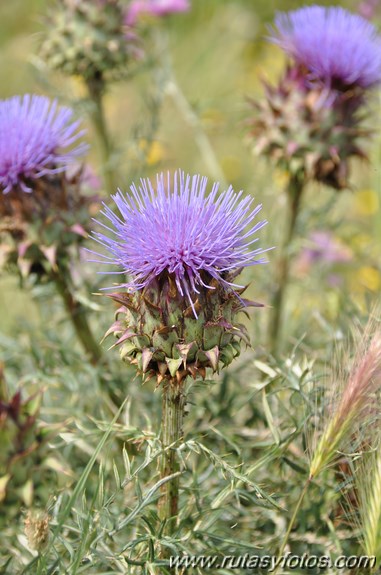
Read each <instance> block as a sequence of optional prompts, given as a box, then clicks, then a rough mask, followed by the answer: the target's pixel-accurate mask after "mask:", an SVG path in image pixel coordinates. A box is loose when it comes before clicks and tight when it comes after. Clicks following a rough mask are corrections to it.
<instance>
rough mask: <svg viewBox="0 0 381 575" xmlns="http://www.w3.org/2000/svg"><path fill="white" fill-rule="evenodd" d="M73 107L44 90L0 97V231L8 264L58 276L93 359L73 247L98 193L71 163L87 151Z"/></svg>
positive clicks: (24, 271)
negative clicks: (74, 276) (86, 189)
mask: <svg viewBox="0 0 381 575" xmlns="http://www.w3.org/2000/svg"><path fill="white" fill-rule="evenodd" d="M79 127H80V122H79V121H78V120H74V118H73V111H72V110H71V109H70V108H67V107H59V106H58V104H57V102H56V101H51V100H49V98H46V97H44V96H36V95H28V94H27V95H24V96H15V97H13V98H10V99H8V100H2V101H0V133H1V137H0V193H1V198H2V199H1V203H0V216H1V223H0V235H1V251H2V255H3V260H4V264H5V265H9V264H10V265H12V264H14V265H16V266H17V267H18V270H19V272H20V273H21V275H22V276H26V275H29V274H30V273H33V274H35V275H36V276H38V277H39V278H40V279H41V280H43V281H46V280H48V281H53V282H54V283H55V284H56V286H57V289H58V292H59V293H60V295H61V296H62V298H63V302H64V305H65V308H66V310H67V312H68V314H69V316H70V319H71V321H72V323H73V326H74V328H75V331H76V333H77V336H78V337H79V339H80V341H81V342H82V344H83V346H84V349H85V350H86V351H87V352H88V353H89V355H90V356H91V358H92V360H93V361H97V360H98V359H99V357H100V348H99V346H98V344H97V342H96V341H95V339H94V337H93V335H92V332H91V330H90V327H89V324H88V322H87V319H86V310H85V309H84V307H83V306H82V305H81V304H80V303H79V302H78V301H77V300H76V299H75V296H74V294H73V286H72V280H71V274H70V260H71V255H70V250H71V249H72V247H74V246H75V247H77V248H78V247H79V246H80V244H81V243H82V242H83V239H84V237H86V231H85V229H86V226H87V222H88V218H89V210H91V207H92V206H93V205H94V203H95V198H94V197H89V196H85V195H84V194H83V193H82V190H81V169H79V168H78V167H77V168H76V169H75V171H74V172H73V174H72V175H71V176H70V175H69V174H68V170H69V168H72V167H73V165H75V164H77V163H78V160H79V159H80V158H81V157H82V156H83V155H84V153H85V152H86V151H87V145H86V144H84V143H83V142H82V141H81V139H82V136H83V134H84V131H83V130H80V129H79Z"/></svg>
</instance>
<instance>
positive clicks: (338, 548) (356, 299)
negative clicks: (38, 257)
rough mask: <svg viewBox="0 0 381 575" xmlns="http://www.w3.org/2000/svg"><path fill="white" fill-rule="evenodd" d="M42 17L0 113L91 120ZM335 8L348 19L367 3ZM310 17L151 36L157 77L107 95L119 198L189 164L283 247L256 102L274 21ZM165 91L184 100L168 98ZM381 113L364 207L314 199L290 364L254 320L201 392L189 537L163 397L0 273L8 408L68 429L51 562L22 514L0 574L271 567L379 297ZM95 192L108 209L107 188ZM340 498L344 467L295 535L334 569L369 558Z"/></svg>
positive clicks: (196, 389)
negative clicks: (172, 520)
mask: <svg viewBox="0 0 381 575" xmlns="http://www.w3.org/2000/svg"><path fill="white" fill-rule="evenodd" d="M322 3H323V2H322ZM324 3H325V4H328V2H324ZM49 4H50V2H48V1H45V0H28V1H26V0H13V1H12V2H7V3H5V4H4V6H2V7H1V9H2V18H1V24H0V85H1V97H2V98H6V97H9V96H11V95H14V94H21V93H26V92H38V93H43V94H47V95H50V96H57V97H58V98H59V99H60V101H61V102H63V103H68V102H70V103H72V102H75V107H76V109H77V112H78V113H84V112H85V108H84V104H83V101H82V100H81V98H83V96H84V93H83V88H82V85H81V83H80V81H79V80H78V79H73V80H70V81H68V79H67V78H64V77H62V76H61V75H60V74H58V73H57V74H53V73H51V72H48V71H47V69H46V68H45V67H44V64H43V63H42V62H41V61H40V60H39V59H38V57H37V56H36V54H37V46H38V44H39V42H40V38H41V35H42V34H43V30H44V18H45V15H46V10H47V6H48V5H49ZM340 5H343V6H345V7H348V8H350V9H353V10H356V3H355V2H341V3H340ZM299 6H301V2H300V1H297V0H294V1H291V0H287V1H285V0H282V1H281V0H277V1H276V0H272V1H270V0H267V1H265V0H230V1H229V0H192V9H191V11H190V13H188V14H181V15H176V16H172V17H171V18H169V19H168V20H166V21H162V22H158V23H153V24H152V30H151V32H150V34H149V35H148V38H147V46H149V48H148V49H149V50H151V51H152V52H151V53H152V54H153V55H154V57H153V64H152V65H147V66H144V67H143V68H142V69H141V70H138V72H137V73H136V74H135V75H134V76H133V77H131V78H130V79H127V80H123V81H120V82H116V83H113V84H112V85H110V86H109V90H108V92H107V95H106V99H105V108H106V114H107V121H108V124H109V128H110V132H111V134H112V135H113V138H114V141H115V143H116V147H117V157H116V160H115V162H116V165H117V173H118V182H119V186H120V188H121V189H122V190H127V189H128V186H129V184H130V183H131V182H132V181H133V180H136V179H138V178H139V177H140V176H149V175H154V174H155V173H156V172H158V171H161V170H167V169H170V170H173V169H175V168H177V167H180V168H182V169H184V170H185V171H189V172H190V173H193V172H194V173H196V172H200V173H202V174H206V175H209V176H210V177H211V178H212V179H218V178H221V179H222V180H224V181H225V182H228V183H231V184H233V186H234V188H235V189H236V190H239V189H244V190H245V192H246V193H248V194H251V195H254V196H255V198H256V200H257V201H258V202H261V203H263V214H264V216H265V217H266V218H267V219H268V220H269V224H268V226H267V227H266V228H265V229H264V230H263V232H262V233H261V245H263V246H268V245H274V246H276V245H278V244H279V241H280V237H281V234H282V230H283V226H284V223H285V222H284V214H285V205H286V198H285V196H284V194H283V188H284V185H285V181H286V177H287V176H286V174H284V173H282V172H280V171H274V170H273V169H272V167H271V166H270V165H269V164H268V163H267V162H266V161H265V160H263V159H258V158H257V157H255V156H254V155H253V154H252V151H251V147H252V142H251V140H250V137H249V132H250V128H249V125H248V120H250V116H251V114H252V113H253V112H252V109H251V107H250V105H249V102H248V98H252V97H255V98H258V97H260V96H261V93H262V87H261V78H262V77H265V78H267V79H269V80H275V79H276V78H277V76H278V74H279V73H280V70H281V68H282V66H283V64H284V60H283V55H282V53H281V51H280V50H278V49H277V48H276V47H274V46H272V45H270V44H269V43H266V42H265V41H264V36H265V35H266V25H267V24H268V23H270V22H271V21H272V19H273V16H274V13H275V11H276V10H279V9H281V10H284V9H288V8H291V7H299ZM169 74H170V75H171V77H172V79H175V80H176V84H175V86H176V89H175V90H174V91H173V92H169V93H168V92H164V86H165V85H166V79H167V78H168V75H169ZM378 98H379V96H378V95H377V94H375V95H374V97H373V101H372V102H371V104H370V105H371V106H372V107H373V108H374V110H373V116H372V127H374V131H375V134H374V137H373V140H372V143H371V145H370V146H369V155H370V162H369V163H366V162H363V163H361V162H357V163H354V164H353V166H352V168H353V173H352V181H353V190H348V191H342V192H340V193H337V192H334V191H332V190H330V189H328V188H324V187H322V186H317V185H311V186H310V187H309V189H308V193H307V194H306V196H305V198H304V206H303V213H302V217H301V218H300V220H299V224H298V225H299V234H298V235H299V238H300V239H298V240H297V241H295V242H294V244H293V246H292V255H293V262H294V263H293V268H292V280H291V285H290V288H289V290H288V299H287V309H286V320H285V322H284V333H283V354H282V356H281V358H278V359H275V358H272V357H271V356H269V354H268V351H267V342H266V323H267V319H268V318H267V313H268V310H267V309H266V308H264V309H258V310H257V309H255V310H254V311H253V312H252V313H251V319H250V321H248V322H247V325H248V328H249V331H250V335H251V340H252V344H253V349H248V350H247V351H246V352H245V353H243V354H242V355H241V356H240V358H239V359H238V361H237V362H236V363H235V364H233V365H232V367H230V368H229V369H227V370H226V371H225V372H223V373H221V375H220V376H219V377H218V378H216V380H215V381H214V382H213V383H212V382H207V383H205V384H204V383H197V384H195V385H193V387H192V389H191V390H190V393H191V396H190V397H191V401H189V405H188V411H189V414H188V415H187V418H186V430H185V431H186V438H185V441H186V443H185V446H184V447H183V457H184V462H183V463H184V469H185V471H184V473H183V477H182V482H183V491H182V494H181V513H180V526H179V530H178V532H177V533H176V534H175V535H174V537H173V539H166V538H165V536H162V533H161V531H160V522H159V520H158V517H157V515H156V507H155V501H156V499H157V496H158V491H157V481H158V479H159V475H158V469H157V458H158V454H159V452H160V446H159V440H158V430H159V425H160V403H161V402H160V391H159V390H155V389H154V384H151V383H148V384H146V385H144V386H142V385H141V382H140V380H139V379H138V378H136V377H134V373H133V372H132V370H131V369H130V368H128V367H127V366H125V365H121V362H120V360H119V357H118V352H117V351H115V350H112V351H110V352H108V353H107V354H106V357H107V360H106V364H105V365H102V366H101V367H98V368H97V367H94V366H92V365H90V364H88V362H87V361H86V358H85V357H84V355H83V353H82V350H81V348H80V345H79V343H78V342H77V340H76V338H75V334H74V333H73V332H72V328H71V325H70V324H69V323H68V321H67V319H66V317H65V314H64V310H63V309H62V308H61V307H60V302H59V301H57V298H56V296H55V293H54V290H53V288H52V286H50V285H42V286H41V285H40V286H33V285H32V283H30V284H27V285H26V286H20V285H19V283H18V280H17V279H16V278H15V277H13V276H11V275H6V274H4V273H3V275H2V276H1V277H0V293H1V297H0V318H1V322H0V323H1V330H0V359H1V361H2V363H3V365H4V373H5V380H6V382H7V385H8V387H9V389H10V390H11V391H14V390H15V389H17V387H18V386H19V385H20V384H21V385H22V387H23V389H24V391H25V394H26V395H28V394H30V393H33V392H34V391H35V390H36V389H41V388H42V389H43V390H44V396H43V405H42V409H41V419H42V420H43V421H45V422H48V423H49V424H57V423H61V424H62V425H61V427H60V428H59V429H58V432H57V434H56V436H55V438H54V439H53V440H52V442H51V453H50V455H49V457H50V458H51V461H50V466H49V469H50V470H52V468H54V469H55V470H56V471H57V470H58V472H57V473H55V472H52V475H49V477H48V479H46V477H45V476H44V477H43V476H42V474H41V485H42V488H43V489H44V490H45V495H46V496H47V499H48V512H49V515H50V525H51V531H52V535H51V537H50V543H49V548H48V551H47V552H46V554H45V555H43V556H37V554H36V552H33V551H31V550H30V548H29V547H28V544H27V540H26V537H25V535H24V525H23V521H24V515H25V512H26V509H27V505H26V504H25V501H24V502H23V501H21V503H20V502H19V503H18V504H17V505H16V507H17V510H16V512H15V519H14V520H13V521H8V522H6V523H4V525H3V526H2V531H1V533H0V573H4V574H12V575H13V574H18V573H20V574H21V573H30V574H34V573H68V574H70V575H74V574H76V573H89V574H97V575H106V574H108V573H110V574H111V573H127V572H128V573H130V572H131V573H165V572H166V571H165V569H166V568H165V567H163V565H161V563H160V562H161V559H160V557H159V549H160V546H162V545H164V546H165V545H167V546H168V549H170V550H171V552H173V553H174V554H176V553H181V552H187V553H190V554H201V553H210V554H213V553H217V552H218V553H223V554H226V555H228V554H233V555H238V554H240V553H242V554H244V553H246V552H248V553H252V554H254V553H259V554H266V553H270V552H271V553H275V551H276V549H277V546H279V541H280V540H281V538H282V535H283V534H284V532H285V528H286V525H287V522H288V520H289V517H290V513H291V511H292V509H293V507H294V506H295V503H296V501H297V499H298V497H299V495H300V491H301V488H302V486H303V479H304V476H305V473H306V470H307V469H308V452H306V426H307V428H308V429H309V430H310V431H311V424H312V423H313V422H315V423H316V421H318V424H319V421H320V422H321V421H322V419H321V418H322V417H324V415H322V413H323V412H324V407H323V406H320V399H318V400H317V399H316V397H318V398H320V395H319V393H320V391H321V390H322V388H326V389H327V388H328V391H330V389H331V387H332V384H333V383H332V382H333V380H332V377H325V374H326V373H327V372H329V371H330V369H331V365H332V361H333V359H332V358H333V353H334V350H335V348H336V347H338V346H341V345H343V342H346V341H347V340H348V338H349V337H350V332H351V329H352V327H353V325H354V324H356V325H358V324H361V323H364V321H365V319H366V317H367V315H368V313H369V310H370V309H371V307H372V306H373V305H374V303H376V302H377V300H378V298H379V291H380V287H381V264H380V262H381V258H380V256H381V242H380V237H381V212H380V201H381V178H380V168H379V166H380V154H381V146H380V144H381V138H380V133H381V132H380V129H379V128H380V126H379V123H380V107H379V100H378ZM87 129H88V134H89V137H88V140H89V141H90V142H91V143H92V149H91V153H90V163H91V165H92V167H93V170H94V172H95V173H98V174H100V173H101V171H100V167H99V150H98V149H97V144H96V139H95V136H94V134H93V133H92V127H91V125H90V123H88V125H87ZM100 193H101V194H103V195H104V197H105V198H107V193H106V192H104V190H102V186H101V190H100ZM317 231H319V232H323V231H324V232H326V233H327V234H329V238H330V239H329V242H330V244H329V245H326V246H324V247H323V248H322V250H321V252H320V254H319V253H318V254H317V255H315V257H314V258H313V260H312V261H311V260H308V259H306V252H305V250H306V248H311V246H313V243H314V240H313V236H311V234H312V233H314V232H317ZM332 245H333V246H334V247H332ZM332 249H333V250H334V251H335V250H336V251H339V252H340V253H345V257H344V261H341V262H337V261H336V262H335V261H332V259H333V260H335V258H330V257H329V255H328V256H327V253H328V254H329V252H330V250H332ZM275 262H276V252H275V251H274V252H270V254H269V264H268V265H267V266H258V267H256V268H253V269H252V270H251V271H247V272H245V275H244V279H245V281H247V282H250V288H249V292H250V296H251V298H252V299H255V300H256V301H260V302H263V303H265V304H266V303H268V302H269V297H268V294H269V292H270V290H271V289H272V285H273V281H274V280H273V277H274V265H275ZM81 274H83V275H84V277H85V280H86V284H83V283H82V284H81V280H80V276H79V277H78V293H79V297H80V298H82V301H83V302H85V303H86V304H87V305H88V306H89V309H90V310H91V318H90V319H91V323H92V326H93V329H94V332H95V334H96V336H97V338H98V339H99V340H100V339H101V338H102V336H103V334H104V332H105V331H106V330H107V328H108V327H109V325H110V324H111V323H112V318H113V312H114V308H113V304H112V303H111V301H105V300H104V299H102V298H98V297H95V296H92V295H91V292H97V291H98V290H99V287H100V286H101V283H102V281H103V280H102V278H101V277H100V276H97V275H96V273H95V269H94V266H93V265H91V264H87V263H86V262H85V261H84V262H83V268H82V269H81ZM105 299H106V298H105ZM103 346H104V349H106V348H107V347H108V346H107V344H103ZM341 361H342V360H341ZM110 390H111V392H112V399H110V393H109V392H110ZM125 398H126V403H124V404H123V407H122V411H121V412H118V407H119V405H121V403H122V402H123V400H124V399H125ZM111 421H113V423H112V424H111V423H110V422H111ZM310 431H309V432H310ZM89 463H91V465H89ZM346 473H349V472H348V469H346ZM345 481H347V482H348V481H349V482H350V477H349V479H348V476H346V477H343V475H342V470H341V471H340V469H334V470H329V471H327V472H325V473H324V474H323V476H322V477H321V478H320V479H319V480H318V481H317V482H316V484H314V485H312V486H311V489H310V492H309V494H308V496H307V498H306V500H305V502H304V505H303V510H302V512H301V513H300V514H299V516H298V519H297V521H296V524H295V528H294V530H293V532H292V534H291V537H290V546H291V549H292V550H293V551H294V552H298V553H301V554H302V553H303V552H309V553H317V554H323V553H325V554H331V555H332V556H333V557H334V556H337V555H339V554H341V553H347V554H354V553H357V552H358V551H359V546H358V531H357V530H356V529H357V528H356V527H355V526H354V522H353V521H351V520H350V518H349V517H348V515H346V514H344V513H343V510H342V504H343V502H344V501H345V498H343V495H342V492H341V487H342V486H343V482H345ZM257 486H260V487H261V488H262V489H263V490H264V492H265V493H266V494H269V495H272V496H273V497H274V500H275V501H276V502H277V503H278V505H279V506H280V507H281V509H277V508H276V507H274V505H273V504H271V503H269V502H268V501H267V500H266V499H264V498H263V496H262V495H260V494H258V489H257ZM20 511H21V513H20ZM354 513H356V510H355V511H354ZM201 572H202V571H200V573H201ZM216 572H218V573H224V571H223V570H217V571H216Z"/></svg>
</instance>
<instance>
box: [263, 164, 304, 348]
mask: <svg viewBox="0 0 381 575" xmlns="http://www.w3.org/2000/svg"><path fill="white" fill-rule="evenodd" d="M304 183H305V182H304V177H303V176H301V175H300V174H295V175H293V176H291V177H290V181H289V184H288V188H287V196H288V205H289V216H288V222H289V225H288V229H287V231H286V234H285V237H284V240H283V244H282V247H281V251H280V257H279V261H278V265H277V273H276V288H275V293H274V295H273V300H272V307H273V313H272V317H271V318H270V325H269V345H270V350H271V352H272V353H273V354H277V353H278V351H279V336H280V333H281V329H282V319H283V307H284V301H285V293H286V289H287V285H288V280H289V275H290V265H291V260H290V244H291V242H292V240H293V238H294V235H295V229H296V222H297V218H298V214H299V210H300V204H301V198H302V193H303V189H304Z"/></svg>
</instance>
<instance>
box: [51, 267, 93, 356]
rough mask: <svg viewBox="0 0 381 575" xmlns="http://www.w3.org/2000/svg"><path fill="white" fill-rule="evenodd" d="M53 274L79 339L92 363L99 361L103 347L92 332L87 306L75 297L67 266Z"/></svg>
mask: <svg viewBox="0 0 381 575" xmlns="http://www.w3.org/2000/svg"><path fill="white" fill-rule="evenodd" d="M51 275H52V279H53V281H54V283H55V284H56V287H57V291H58V293H59V294H60V296H61V297H62V300H63V302H64V305H65V308H66V311H67V312H68V314H69V317H70V319H71V322H72V324H73V327H74V329H75V332H76V334H77V336H78V339H79V340H80V342H81V343H82V345H83V348H84V350H85V351H86V353H88V355H89V356H90V358H91V361H92V363H94V364H96V363H98V361H99V360H100V359H101V356H102V352H101V348H100V347H99V345H98V343H97V342H96V340H95V338H94V336H93V334H92V332H91V329H90V326H89V324H88V321H87V317H86V309H85V307H84V306H83V305H82V304H80V303H79V302H78V301H77V300H76V299H75V297H74V295H73V293H72V290H71V285H70V280H69V278H70V275H69V271H68V270H67V268H66V267H63V266H60V267H58V269H57V270H55V271H53V272H52V274H51Z"/></svg>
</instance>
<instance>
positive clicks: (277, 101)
mask: <svg viewBox="0 0 381 575" xmlns="http://www.w3.org/2000/svg"><path fill="white" fill-rule="evenodd" d="M269 40H270V41H271V42H273V43H275V44H277V45H278V46H279V47H280V48H281V49H282V50H283V51H284V52H285V54H286V55H287V56H288V57H289V59H290V61H289V63H288V65H287V68H286V70H285V73H284V75H283V77H282V78H281V79H280V81H279V83H278V85H277V86H270V85H268V84H265V98H264V99H263V100H262V101H260V102H254V103H253V105H254V108H255V110H256V115H255V118H254V119H253V121H252V126H253V131H252V133H253V136H254V137H255V151H256V153H258V154H263V155H266V156H267V157H269V158H271V159H272V160H273V162H274V163H275V164H276V165H278V166H279V167H280V168H281V169H283V170H285V171H286V172H287V173H288V176H289V184H288V187H287V197H288V204H289V214H288V216H287V221H288V225H287V230H286V233H285V237H284V242H283V249H282V250H281V254H280V259H279V264H278V266H277V270H278V273H277V277H276V286H275V290H274V296H273V308H274V310H273V317H272V318H271V320H270V325H269V339H270V345H271V349H272V351H274V352H276V351H277V349H278V346H279V333H280V329H281V320H282V315H283V307H284V296H285V289H286V286H287V283H288V280H289V274H290V244H291V242H292V240H293V238H294V235H295V231H296V226H297V220H298V215H299V212H300V207H301V203H302V199H303V194H304V190H305V188H306V186H307V184H308V183H309V182H310V181H315V182H320V183H323V184H325V185H328V186H330V187H332V188H334V189H336V190H342V189H344V188H347V187H348V186H349V162H350V160H351V159H352V158H354V157H360V158H365V157H366V153H365V151H364V150H363V149H362V145H361V139H362V138H367V137H369V135H370V131H369V130H367V129H365V128H364V125H363V120H364V116H366V113H367V108H366V96H367V94H368V92H369V91H370V90H371V89H372V88H373V87H375V86H377V85H378V84H379V83H380V81H381V38H380V36H379V35H378V34H377V31H376V29H375V27H374V26H373V25H372V24H371V23H370V22H368V21H367V20H366V19H364V18H362V17H361V16H359V15H355V14H351V13H350V12H348V11H347V10H345V9H343V8H340V7H323V6H308V7H304V8H300V9H298V10H295V11H291V12H287V13H278V14H277V16H276V18H275V24H274V27H273V28H272V29H271V34H270V37H269Z"/></svg>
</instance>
